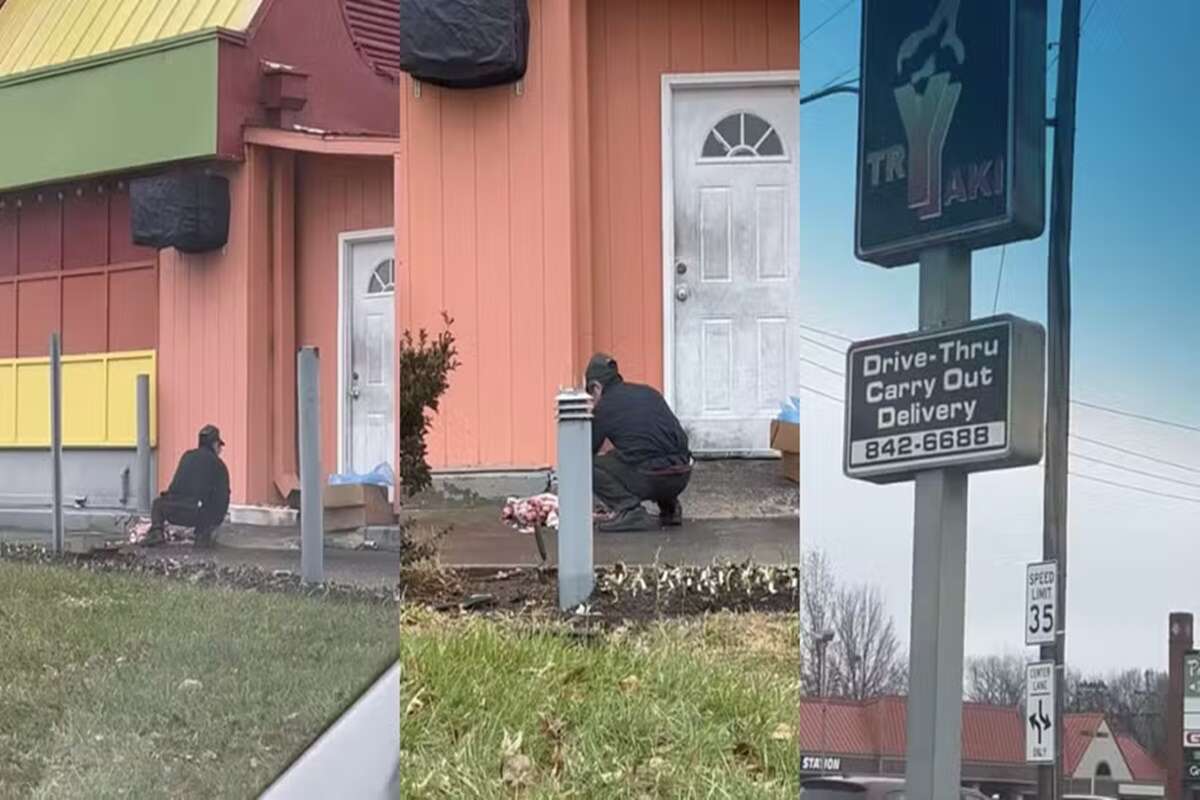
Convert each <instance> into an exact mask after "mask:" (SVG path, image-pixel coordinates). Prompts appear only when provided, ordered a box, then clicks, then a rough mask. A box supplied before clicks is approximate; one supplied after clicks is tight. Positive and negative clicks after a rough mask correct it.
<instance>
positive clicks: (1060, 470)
mask: <svg viewBox="0 0 1200 800" xmlns="http://www.w3.org/2000/svg"><path fill="white" fill-rule="evenodd" d="M1079 7H1080V0H1063V5H1062V25H1061V28H1060V34H1059V60H1058V92H1057V98H1058V99H1057V101H1056V103H1055V112H1054V120H1055V124H1054V156H1053V158H1054V165H1053V173H1052V179H1051V180H1052V183H1051V189H1050V237H1049V239H1050V249H1049V259H1048V263H1047V283H1048V291H1047V315H1046V327H1047V348H1046V349H1047V352H1046V364H1047V369H1046V373H1047V374H1046V387H1047V392H1046V466H1045V470H1046V474H1045V490H1044V497H1043V526H1042V559H1043V560H1044V561H1054V562H1056V563H1057V565H1058V587H1057V591H1058V597H1057V598H1056V605H1057V609H1058V626H1057V630H1056V631H1055V636H1054V644H1052V645H1042V649H1041V657H1042V659H1043V660H1045V661H1053V662H1054V684H1055V695H1056V696H1057V697H1060V698H1065V694H1064V689H1065V680H1064V678H1065V674H1064V673H1065V663H1066V640H1067V637H1066V619H1067V466H1068V463H1067V462H1068V455H1067V444H1068V436H1069V434H1070V425H1071V412H1070V408H1071V406H1070V402H1071V198H1072V194H1073V186H1074V179H1075V88H1076V82H1077V79H1078V76H1079V28H1080V18H1079V13H1080V8H1079ZM1063 705H1064V704H1063V703H1062V702H1059V703H1055V705H1054V720H1053V723H1054V728H1053V730H1054V753H1055V761H1054V763H1053V764H1048V765H1043V766H1039V767H1038V798H1039V799H1040V800H1058V798H1060V797H1061V796H1062V791H1063V769H1062V763H1063V756H1064V752H1063V724H1062V720H1063Z"/></svg>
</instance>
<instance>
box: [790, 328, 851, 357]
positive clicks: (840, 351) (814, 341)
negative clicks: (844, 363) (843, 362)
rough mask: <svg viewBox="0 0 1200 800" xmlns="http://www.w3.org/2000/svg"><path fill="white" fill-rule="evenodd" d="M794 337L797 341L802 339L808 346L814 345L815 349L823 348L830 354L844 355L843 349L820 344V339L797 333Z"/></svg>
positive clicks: (823, 343)
mask: <svg viewBox="0 0 1200 800" xmlns="http://www.w3.org/2000/svg"><path fill="white" fill-rule="evenodd" d="M796 336H797V337H798V338H799V339H802V340H803V341H806V342H808V343H809V344H815V345H816V346H817V347H823V348H825V349H826V350H828V351H829V352H831V353H837V354H838V355H839V356H845V355H846V351H845V349H844V348H840V347H834V346H833V345H831V344H826V343H825V342H822V341H821V340H820V339H814V338H812V337H811V336H805V335H804V334H802V333H798V334H796Z"/></svg>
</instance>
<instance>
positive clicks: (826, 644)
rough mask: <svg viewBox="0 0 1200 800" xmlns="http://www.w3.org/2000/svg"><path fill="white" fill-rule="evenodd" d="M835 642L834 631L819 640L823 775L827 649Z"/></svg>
mask: <svg viewBox="0 0 1200 800" xmlns="http://www.w3.org/2000/svg"><path fill="white" fill-rule="evenodd" d="M832 641H833V631H825V632H824V633H822V634H821V638H819V639H817V697H819V698H821V752H820V753H818V755H819V756H820V759H821V774H824V773H825V745H826V742H825V735H826V727H827V726H826V721H825V712H826V711H827V709H828V703H826V701H825V648H827V647H829V643H830V642H832Z"/></svg>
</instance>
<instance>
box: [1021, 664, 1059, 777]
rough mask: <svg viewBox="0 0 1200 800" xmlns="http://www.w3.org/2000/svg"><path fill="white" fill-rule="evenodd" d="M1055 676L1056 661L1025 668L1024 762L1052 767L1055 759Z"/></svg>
mask: <svg viewBox="0 0 1200 800" xmlns="http://www.w3.org/2000/svg"><path fill="white" fill-rule="evenodd" d="M1054 672H1055V670H1054V662H1053V661H1038V662H1036V663H1033V664H1026V665H1025V760H1026V761H1027V762H1029V763H1030V764H1053V763H1054V760H1055V757H1056V753H1055V747H1054V742H1055V740H1056V738H1057V731H1055V727H1056V723H1055V720H1056V719H1058V717H1057V716H1055V714H1054V709H1055V705H1056V701H1057V697H1056V695H1057V692H1056V688H1057V683H1056V681H1055V679H1054Z"/></svg>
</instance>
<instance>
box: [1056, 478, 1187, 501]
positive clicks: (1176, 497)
mask: <svg viewBox="0 0 1200 800" xmlns="http://www.w3.org/2000/svg"><path fill="white" fill-rule="evenodd" d="M1067 474H1069V475H1073V476H1074V477H1076V478H1082V479H1084V480H1085V481H1093V482H1095V483H1103V484H1105V485H1106V486H1116V487H1117V488H1119V489H1128V490H1129V491H1131V492H1141V493H1142V494H1149V495H1154V496H1155V497H1165V498H1167V499H1169V500H1182V501H1183V502H1185V503H1196V504H1198V505H1200V497H1186V496H1184V495H1181V494H1170V493H1168V492H1156V491H1154V490H1152V489H1143V488H1141V487H1140V486H1131V485H1130V484H1128V483H1120V482H1118V481H1106V480H1105V479H1104V478H1096V477H1093V476H1092V475H1083V474H1081V473H1078V472H1075V471H1073V470H1068V471H1067Z"/></svg>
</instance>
